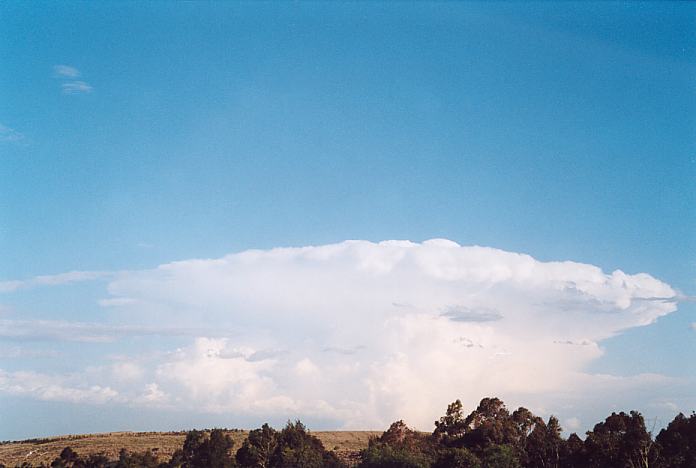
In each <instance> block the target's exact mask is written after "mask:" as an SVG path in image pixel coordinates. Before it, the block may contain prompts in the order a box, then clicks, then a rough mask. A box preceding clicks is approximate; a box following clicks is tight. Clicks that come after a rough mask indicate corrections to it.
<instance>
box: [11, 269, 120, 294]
mask: <svg viewBox="0 0 696 468" xmlns="http://www.w3.org/2000/svg"><path fill="white" fill-rule="evenodd" d="M114 274H115V273H114V272H110V271H68V272H66V273H59V274H56V275H41V276H35V277H33V278H29V279H26V280H10V281H0V293H8V292H14V291H17V290H19V289H25V288H31V287H35V286H58V285H62V284H70V283H79V282H83V281H93V280H97V279H101V278H106V277H109V276H113V275H114Z"/></svg>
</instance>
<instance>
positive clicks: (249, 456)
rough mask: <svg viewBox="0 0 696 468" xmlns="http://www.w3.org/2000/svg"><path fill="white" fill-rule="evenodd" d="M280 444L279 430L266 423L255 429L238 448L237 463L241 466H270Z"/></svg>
mask: <svg viewBox="0 0 696 468" xmlns="http://www.w3.org/2000/svg"><path fill="white" fill-rule="evenodd" d="M277 446H278V432H277V431H276V430H275V429H273V428H272V427H270V426H269V425H268V424H264V425H263V426H261V428H260V429H254V430H253V431H251V432H250V433H249V437H247V439H246V440H245V441H244V443H243V444H242V446H241V448H240V449H239V450H237V456H236V458H237V463H238V464H239V466H241V467H248V468H269V467H270V466H271V465H270V463H271V457H272V455H273V453H274V452H275V450H276V447H277Z"/></svg>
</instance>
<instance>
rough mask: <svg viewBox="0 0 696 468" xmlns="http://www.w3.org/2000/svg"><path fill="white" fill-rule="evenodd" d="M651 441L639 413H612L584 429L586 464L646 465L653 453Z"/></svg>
mask: <svg viewBox="0 0 696 468" xmlns="http://www.w3.org/2000/svg"><path fill="white" fill-rule="evenodd" d="M652 445H653V441H652V438H651V437H650V433H649V432H648V431H647V430H646V429H645V421H644V420H643V416H642V415H641V414H640V413H638V412H637V411H631V412H630V414H626V413H624V412H621V413H618V414H617V413H612V414H611V415H610V416H609V417H607V418H606V419H605V420H604V422H600V423H597V424H595V426H594V429H593V430H592V431H588V432H587V438H586V439H585V452H586V456H587V463H588V465H587V466H590V467H596V468H626V467H628V468H649V467H650V466H651V462H652V461H653V460H651V454H654V453H655V452H654V450H651V448H652Z"/></svg>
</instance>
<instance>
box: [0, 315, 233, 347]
mask: <svg viewBox="0 0 696 468" xmlns="http://www.w3.org/2000/svg"><path fill="white" fill-rule="evenodd" d="M235 334H237V333H236V332H235V331H233V330H231V329H216V328H212V327H211V328H206V327H198V328H196V327H189V328H183V327H166V326H161V327H154V326H139V325H111V324H104V323H89V322H68V321H63V320H10V319H4V320H0V338H2V339H6V340H15V341H44V340H48V341H75V342H82V343H111V342H114V341H117V340H119V339H123V338H131V337H135V336H179V337H181V336H183V337H197V336H202V335H205V336H211V337H224V336H232V335H235Z"/></svg>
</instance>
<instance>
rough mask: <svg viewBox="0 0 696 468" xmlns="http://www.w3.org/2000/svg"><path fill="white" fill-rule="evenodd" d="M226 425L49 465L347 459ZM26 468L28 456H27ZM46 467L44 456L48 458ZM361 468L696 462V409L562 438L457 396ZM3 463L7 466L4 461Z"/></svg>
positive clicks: (548, 426)
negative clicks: (238, 437)
mask: <svg viewBox="0 0 696 468" xmlns="http://www.w3.org/2000/svg"><path fill="white" fill-rule="evenodd" d="M232 447H233V442H232V439H231V438H230V437H229V436H228V435H226V433H225V431H223V430H221V429H214V430H212V431H210V433H206V432H204V431H195V430H194V431H189V432H188V433H187V434H186V439H185V441H184V443H183V445H182V447H181V449H179V450H177V451H176V452H175V453H174V455H173V456H172V458H171V460H169V462H161V463H160V462H158V460H157V457H156V456H155V455H153V453H152V452H150V451H149V450H148V451H146V452H143V453H129V452H127V451H126V450H121V452H120V453H119V458H118V461H109V460H108V459H107V458H106V457H105V456H104V455H101V454H93V455H90V456H89V457H86V458H83V457H80V456H79V454H77V453H76V452H75V451H74V450H72V449H71V448H70V447H66V448H65V449H63V451H62V452H61V453H60V455H59V456H58V457H57V458H56V459H55V460H53V462H52V463H51V465H50V466H51V467H53V468H107V467H109V468H235V467H237V466H238V467H240V468H345V467H346V465H345V463H343V462H342V461H341V460H340V459H339V458H338V457H337V456H336V454H335V453H334V452H331V451H328V450H326V449H325V448H324V446H323V445H322V443H321V441H320V440H319V439H318V438H317V437H315V436H313V435H311V434H310V433H309V431H307V428H306V427H305V426H304V425H303V424H302V423H301V422H300V421H295V422H288V423H287V425H286V426H285V427H284V428H283V429H282V430H281V431H276V430H275V429H273V428H272V427H270V426H269V425H268V424H264V425H263V426H262V427H260V428H259V429H255V430H253V431H251V432H250V433H249V436H248V437H247V439H246V440H245V441H244V443H243V444H242V446H241V447H240V448H239V450H237V452H236V455H235V456H234V457H233V456H232V453H231V450H232ZM18 466H21V467H22V468H29V467H30V466H31V465H30V464H29V463H27V462H25V463H23V464H22V465H18ZM42 466H43V465H42ZM357 466H358V468H696V414H692V415H691V416H690V417H688V418H687V417H686V416H684V415H683V414H679V415H677V417H675V418H674V420H673V421H672V422H671V423H670V424H669V425H668V426H667V427H666V428H665V429H663V430H662V431H661V432H660V434H659V435H658V436H657V438H656V439H655V441H653V440H652V436H651V434H650V433H649V432H648V431H647V430H646V427H645V421H644V419H643V416H642V415H641V414H640V413H638V412H636V411H631V412H630V413H628V414H627V413H623V412H621V413H618V414H617V413H612V414H611V415H610V416H609V417H607V418H606V419H605V420H604V421H602V422H600V423H598V424H596V425H595V426H594V428H593V430H592V431H588V432H587V437H586V439H585V440H584V441H583V440H582V439H580V437H578V436H577V434H574V433H573V434H571V435H570V436H569V437H568V439H563V437H562V429H561V426H560V424H559V422H558V419H557V418H556V417H554V416H551V417H549V419H548V421H546V422H544V420H542V419H541V418H539V417H538V416H535V415H534V414H533V413H532V412H531V411H529V410H528V409H526V408H518V409H517V410H515V411H514V412H512V413H510V412H509V411H508V410H507V408H506V407H505V404H504V403H503V402H502V401H501V400H499V399H498V398H484V399H483V400H481V402H480V403H479V405H478V406H477V407H476V409H474V410H473V411H472V412H471V413H469V415H467V416H466V417H465V416H464V412H463V405H462V403H461V401H459V400H456V401H455V402H454V403H452V404H450V405H448V407H447V411H446V413H445V415H444V416H443V417H441V418H440V419H439V420H438V421H436V422H435V430H434V431H433V433H432V434H431V435H428V434H424V433H421V432H418V431H414V430H413V429H410V428H409V427H408V426H407V425H406V424H405V423H404V422H403V421H396V422H395V423H393V424H392V425H391V426H390V427H389V429H387V430H386V431H385V432H384V433H383V434H382V435H381V436H379V437H375V438H372V439H370V442H369V445H368V447H367V448H366V449H364V450H362V451H361V452H360V461H359V464H358V465H357ZM0 468H4V467H3V466H2V464H0Z"/></svg>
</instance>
